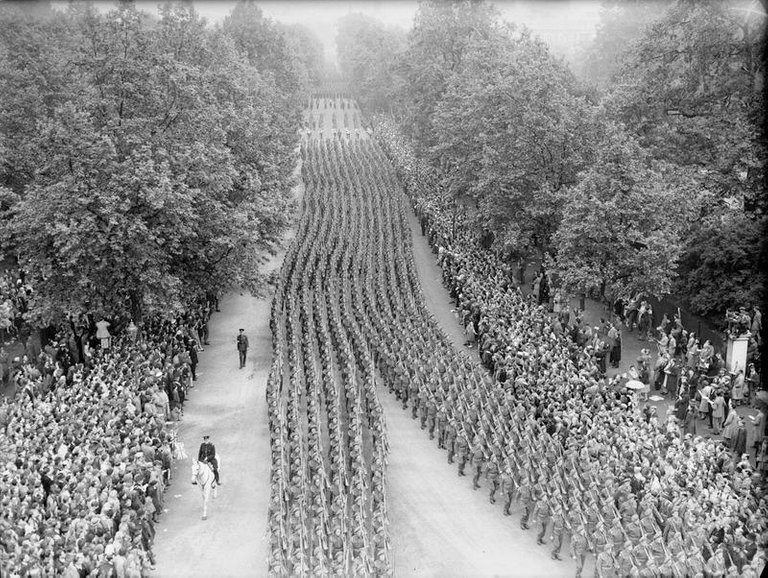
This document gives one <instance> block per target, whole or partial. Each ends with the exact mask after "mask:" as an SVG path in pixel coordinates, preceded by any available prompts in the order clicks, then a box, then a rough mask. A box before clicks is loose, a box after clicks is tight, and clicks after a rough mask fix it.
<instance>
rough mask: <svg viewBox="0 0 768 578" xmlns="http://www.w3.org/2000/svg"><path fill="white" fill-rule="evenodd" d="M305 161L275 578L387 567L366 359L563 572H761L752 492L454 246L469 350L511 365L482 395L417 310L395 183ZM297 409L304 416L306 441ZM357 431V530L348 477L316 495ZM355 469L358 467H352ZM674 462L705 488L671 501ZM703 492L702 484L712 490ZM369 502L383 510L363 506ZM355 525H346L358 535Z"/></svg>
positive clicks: (353, 161) (279, 449)
mask: <svg viewBox="0 0 768 578" xmlns="http://www.w3.org/2000/svg"><path fill="white" fill-rule="evenodd" d="M304 159H305V164H304V177H305V182H306V183H307V195H306V197H305V200H304V203H305V210H304V217H305V218H304V219H303V221H302V225H301V227H300V230H299V231H298V234H297V239H299V240H300V241H301V242H300V243H297V244H295V245H294V246H292V247H291V249H290V250H289V253H288V255H287V256H286V265H285V266H284V267H283V270H282V272H281V277H280V283H279V286H278V291H277V294H276V299H275V302H274V303H273V320H272V321H273V331H275V335H276V338H275V351H276V355H275V360H276V361H275V365H274V367H273V372H272V374H271V379H270V384H271V385H270V389H269V396H270V418H271V423H272V425H273V461H274V464H273V465H274V467H273V490H274V494H273V503H272V507H271V510H270V511H271V529H272V538H273V549H272V552H273V555H272V557H271V560H270V568H272V569H273V571H277V572H278V573H279V572H280V571H282V572H288V573H302V572H306V571H310V572H313V573H318V572H322V571H323V570H325V571H330V572H338V571H341V570H346V571H351V570H355V571H357V572H358V573H377V574H381V573H386V572H388V570H389V568H390V562H389V558H388V553H387V546H386V544H387V538H386V506H385V502H384V499H383V495H384V492H383V484H384V481H383V479H384V465H385V460H384V454H385V452H386V441H385V435H384V431H383V420H382V416H381V408H380V406H379V405H378V402H377V400H376V395H375V391H374V383H373V372H372V369H371V361H372V360H373V361H374V362H375V363H376V366H377V367H378V368H379V369H380V371H381V375H382V377H383V380H384V382H385V383H386V384H387V385H388V387H389V388H390V389H391V390H393V391H396V392H397V395H398V396H399V397H400V399H401V400H402V401H403V404H404V407H408V404H409V403H410V406H411V411H412V413H413V415H414V416H415V417H417V418H420V420H421V423H422V425H423V427H424V428H425V429H428V430H429V432H430V435H431V436H435V435H436V436H437V438H438V445H439V446H442V447H445V448H447V449H448V451H449V455H448V460H449V461H454V460H458V462H459V473H460V474H462V473H464V471H465V468H466V464H467V463H471V467H472V473H473V481H474V485H475V486H476V487H477V486H478V484H479V482H480V477H481V475H482V474H483V473H485V476H486V478H487V480H488V482H489V486H490V492H491V494H490V499H491V500H492V501H494V500H495V499H496V495H497V493H499V494H500V495H501V496H502V497H503V501H504V506H505V513H510V508H511V504H512V498H513V497H517V499H518V500H520V501H521V502H522V503H523V506H524V518H523V521H522V525H523V526H528V525H529V524H530V523H534V522H538V523H539V525H540V535H539V541H540V542H542V541H543V539H544V537H545V534H546V529H547V528H548V527H551V528H552V531H551V535H552V538H553V551H552V555H553V557H559V556H560V553H561V547H562V543H563V540H564V539H567V540H568V541H569V542H570V543H571V546H572V548H571V549H572V553H573V555H574V557H575V558H576V560H577V564H578V565H579V569H581V566H583V562H584V559H585V557H586V555H587V552H591V553H593V554H594V555H595V557H596V567H597V569H598V571H599V572H600V573H601V574H606V573H609V572H612V571H616V570H612V569H620V570H618V571H620V572H626V573H627V574H633V573H634V574H638V575H643V574H647V575H664V574H669V575H687V574H692V575H695V574H696V573H698V572H700V571H702V570H704V569H705V568H704V566H705V564H706V566H707V567H706V570H707V571H709V572H711V573H716V572H717V570H718V565H722V566H723V567H724V568H725V567H726V566H727V567H729V568H731V569H734V571H735V570H738V571H740V572H743V573H744V574H749V572H754V571H756V570H757V569H759V567H760V564H761V555H760V553H755V552H754V551H750V548H749V544H748V538H749V533H750V532H752V533H754V532H758V531H759V530H760V522H759V521H757V520H755V519H754V517H755V516H754V515H752V514H751V512H754V513H756V512H757V510H758V507H759V505H760V504H759V503H758V502H757V501H755V500H754V496H752V495H751V494H750V488H749V487H748V486H749V485H748V484H746V483H740V485H739V486H738V487H736V484H734V481H733V480H732V479H726V478H725V477H723V476H720V477H717V476H714V475H712V471H711V468H709V469H707V463H706V460H705V459H695V458H694V459H691V458H690V454H689V453H688V454H687V453H686V450H688V449H690V447H691V445H692V444H694V443H695V442H691V441H690V440H684V442H680V441H678V443H677V444H675V443H674V439H675V437H674V436H671V437H670V436H669V435H662V434H661V432H659V431H658V428H654V427H653V424H646V423H642V422H641V421H639V420H638V419H637V418H636V416H635V415H634V414H632V413H631V412H629V411H628V409H631V407H627V406H631V400H628V399H624V398H619V397H618V396H614V397H612V396H611V395H610V394H608V393H607V392H605V391H603V390H601V389H600V386H599V384H598V383H597V381H596V380H595V379H594V377H595V373H596V366H595V363H594V359H593V358H592V357H591V356H590V355H588V354H585V353H584V352H580V351H577V350H575V349H574V346H573V344H572V343H568V342H567V340H563V339H559V338H557V337H556V336H554V334H553V333H552V328H551V326H550V325H549V324H548V317H547V316H546V315H545V314H544V312H542V311H539V310H536V309H535V308H534V307H532V306H530V305H529V304H527V303H525V302H524V301H523V299H522V298H521V297H520V295H519V294H518V293H516V292H515V291H514V290H512V288H511V287H509V286H504V283H503V281H502V280H503V279H505V278H506V277H505V274H504V268H503V266H502V265H501V264H500V263H494V262H489V261H488V260H487V259H486V260H484V259H483V258H482V257H483V256H482V255H477V254H474V253H473V254H470V253H467V254H464V255H462V254H461V253H460V252H459V251H457V250H456V249H455V248H452V249H454V250H453V251H450V252H443V254H442V255H441V260H442V262H443V265H444V266H445V269H444V271H445V275H446V280H447V281H448V282H449V284H452V285H453V288H454V293H455V295H456V297H457V299H458V300H459V301H460V302H461V303H462V305H463V306H468V305H469V306H471V308H472V309H473V310H476V312H479V313H480V317H481V318H482V319H481V321H480V326H481V335H482V336H483V342H482V347H481V351H482V352H483V353H484V354H488V353H489V351H491V350H495V351H494V352H493V355H492V359H493V360H494V362H495V365H496V366H497V368H496V369H497V371H495V373H496V374H498V366H503V365H504V364H508V367H507V371H508V372H509V373H510V375H511V378H510V379H507V380H506V381H503V382H502V381H497V380H492V379H490V377H489V376H488V374H487V373H486V372H484V371H483V370H482V369H481V368H479V367H478V366H477V365H475V364H473V363H472V362H471V361H470V360H468V359H466V358H461V357H459V356H457V355H456V353H455V352H454V350H453V349H452V347H451V346H450V344H449V343H448V341H447V339H446V338H445V336H444V335H443V334H442V333H441V332H440V331H439V328H438V327H437V324H436V323H435V322H434V320H433V319H431V317H430V315H429V314H428V313H427V310H426V308H425V307H424V303H423V298H422V296H421V293H420V290H419V285H418V281H417V276H416V272H415V267H414V265H413V261H412V254H411V252H410V250H409V246H408V243H409V242H410V237H409V234H410V233H409V231H408V228H407V225H406V222H405V217H404V209H403V204H402V203H401V202H400V201H399V200H398V196H397V191H398V185H397V180H396V177H395V175H394V172H393V171H392V169H391V167H390V166H389V165H388V164H387V162H386V159H385V158H384V157H383V156H382V153H381V151H380V150H379V149H378V148H376V147H374V146H372V145H371V144H370V143H358V142H345V141H339V140H331V141H328V140H322V139H320V140H318V139H315V140H313V141H312V142H311V145H309V144H307V145H305V149H304ZM362 223H364V227H365V228H363V225H362ZM440 223H442V225H443V229H444V228H445V219H444V218H442V217H441V216H440V215H439V214H436V215H434V216H433V226H432V227H431V229H432V231H431V237H432V239H433V240H435V239H437V234H435V233H434V230H435V229H438V228H439V226H440ZM314 231H320V233H318V234H314V233H313V232H314ZM441 234H444V230H443V232H442V233H441ZM372 239H373V240H375V242H371V240H372ZM470 259H472V260H473V261H472V262H471V263H470ZM488 259H490V257H488ZM307 264H309V266H308V265H307ZM315 265H321V266H322V267H324V269H323V271H324V272H325V273H328V276H323V277H322V278H321V276H320V275H314V274H313V273H311V271H313V270H314V269H313V267H315ZM310 287H311V288H312V289H311V290H309V289H308V288H310ZM302 288H303V289H302ZM297 294H298V295H297ZM320 295H324V296H325V297H324V299H321V298H320ZM468 299H469V300H470V301H471V300H476V302H475V303H469V302H468ZM297 302H300V303H302V305H301V306H299V305H298V304H297ZM309 303H311V304H312V305H311V306H309V305H307V304H309ZM307 319H314V323H310V322H308V321H306V320H307ZM286 320H287V322H286ZM302 320H304V321H302ZM325 327H329V328H330V329H324V328H325ZM284 343H288V344H290V347H287V350H288V353H287V355H288V360H289V366H290V379H289V387H286V388H285V389H286V390H287V392H288V393H287V404H286V405H287V411H286V410H283V408H282V402H281V400H282V399H283V398H284V397H286V395H285V394H284V393H283V392H282V383H283V376H282V359H283V357H284V355H285V349H286V346H285V345H283V344H284ZM329 344H330V345H329ZM502 345H506V347H502ZM331 346H333V348H332V349H331ZM500 353H502V355H500ZM299 358H301V359H302V362H299V361H297V360H298V359H299ZM318 359H319V360H320V363H321V364H322V374H323V388H322V389H321V390H320V391H319V392H318V388H317V387H316V385H315V377H314V376H315V374H316V373H317V371H316V364H317V362H318ZM308 361H309V362H308ZM337 368H342V372H338V370H337ZM339 381H341V383H339ZM342 388H343V393H342ZM304 390H306V391H307V394H306V396H304V397H302V393H303V391H304ZM336 392H338V393H339V394H341V395H343V396H344V399H345V400H346V401H345V408H344V409H345V410H346V415H351V416H352V417H351V418H350V420H349V423H350V425H351V431H352V435H347V436H344V435H341V433H339V434H338V435H336V434H334V433H333V432H334V431H336V429H337V428H338V427H339V421H340V415H339V413H338V411H337V410H334V408H338V407H339V405H340V402H339V401H338V397H339V395H337V393H336ZM362 392H364V393H362ZM281 393H283V395H281ZM318 393H319V396H318ZM321 398H324V399H325V400H326V404H327V408H328V409H327V414H328V416H329V417H328V418H327V423H328V426H329V439H330V440H331V443H330V445H331V450H330V452H329V454H330V457H329V458H328V459H329V460H330V461H331V463H330V465H329V466H328V467H326V465H327V464H326V461H327V460H325V456H324V454H323V449H322V445H321V439H322V436H319V435H318V433H317V432H318V424H319V423H320V421H321V417H320V415H319V414H318V410H317V407H318V406H319V405H320V404H319V403H318V401H319V400H320V399H321ZM315 399H317V400H316V401H313V400H315ZM350 399H354V400H358V401H359V403H357V402H352V403H350V402H349V400H350ZM363 400H364V401H363ZM595 402H599V403H595ZM547 404H549V405H550V406H551V407H547ZM301 407H305V408H307V409H306V413H307V415H308V418H307V422H308V424H309V425H308V428H309V436H308V440H307V441H306V443H305V441H304V435H303V430H302V427H301V426H302V422H303V419H302V416H301V414H300V408H301ZM542 408H543V409H542ZM355 416H357V417H355ZM534 416H535V417H534ZM366 426H368V427H367V430H366ZM366 431H369V432H371V434H372V435H371V437H372V438H374V439H375V440H378V443H374V452H373V458H372V460H371V462H370V463H371V467H370V470H369V469H367V468H366V467H358V468H356V469H354V468H352V471H353V472H361V471H365V475H363V476H361V477H362V480H363V484H364V482H365V481H366V480H367V479H369V478H370V479H374V476H377V477H376V480H378V482H379V483H378V484H375V483H374V486H375V488H378V489H374V491H373V492H368V491H366V489H365V488H364V490H363V491H362V492H360V494H361V495H362V496H363V500H366V498H368V496H371V499H370V502H371V503H374V504H377V505H378V507H379V509H378V512H380V514H379V515H378V516H372V518H373V520H372V521H373V522H376V521H377V520H378V522H379V523H378V524H372V525H371V526H370V528H371V530H369V526H367V525H366V524H365V523H356V524H353V527H352V528H347V527H345V525H344V521H343V520H344V518H345V516H344V515H343V514H344V513H346V512H347V511H348V510H347V508H348V506H347V502H348V500H347V498H348V496H350V495H354V494H353V493H352V492H353V491H354V490H353V488H354V483H352V484H351V487H350V482H349V481H348V479H352V480H354V479H355V478H354V476H352V477H351V478H347V477H346V476H344V475H342V476H341V478H342V480H343V483H339V484H336V485H335V486H333V487H335V488H336V489H337V494H336V498H335V502H334V500H333V499H332V498H330V497H329V496H328V495H327V494H329V493H330V492H327V491H326V490H327V488H328V487H329V482H328V480H329V479H332V478H333V477H334V476H335V475H337V472H338V471H339V470H340V469H341V470H344V468H343V467H341V466H343V465H344V463H345V462H344V460H343V459H335V461H334V458H333V456H334V455H337V454H338V455H340V456H343V455H344V453H345V452H348V453H349V455H352V454H353V451H352V450H354V447H355V440H359V439H360V438H361V437H363V436H364V435H365V432H366ZM313 432H315V433H313ZM374 433H375V434H376V435H373V434H374ZM286 437H287V438H288V441H286ZM334 440H335V441H334ZM334 443H335V445H334ZM305 445H306V446H307V448H308V450H307V452H308V453H309V454H310V459H309V460H306V458H305V450H304V446H305ZM359 445H360V447H361V448H362V447H364V443H363V444H359ZM376 448H379V449H378V450H377V449H376ZM698 449H701V450H702V451H701V453H700V457H704V458H706V457H707V456H708V455H709V454H708V452H709V448H708V447H703V446H700V447H699V448H698ZM361 453H362V456H361V458H360V460H361V462H365V456H366V451H362V452H361ZM681 456H688V457H686V458H685V459H683V457H681ZM305 461H308V462H309V465H307V464H305ZM681 461H685V463H686V467H688V468H689V476H690V477H693V474H696V475H699V476H703V477H704V480H703V482H704V483H702V481H701V480H700V481H699V482H698V484H695V483H694V484H692V485H690V486H689V487H680V486H681V485H684V481H681V482H680V483H679V484H677V487H676V486H675V484H676V483H677V482H678V481H680V480H676V478H675V476H674V475H668V474H665V472H664V471H663V466H664V465H669V464H670V463H673V464H675V463H677V462H681ZM312 463H314V464H316V465H315V467H314V470H315V471H316V472H317V473H313V468H312V465H311V464H312ZM318 464H319V467H318ZM374 466H375V467H374ZM637 469H640V470H641V471H640V472H637V471H636V470H637ZM326 470H327V471H328V472H329V473H328V475H327V476H326V475H325V472H326ZM377 472H380V473H377ZM598 472H599V474H598ZM344 473H346V472H344ZM633 473H637V474H639V476H632V475H631V474H633ZM655 473H659V474H660V477H661V478H662V480H661V482H663V484H662V483H661V482H659V485H660V486H661V488H660V489H653V491H645V492H644V491H641V490H638V487H637V480H638V479H642V475H643V474H655ZM708 477H711V478H713V479H712V480H711V481H712V483H711V484H709V483H707V482H708V481H709V480H708ZM649 478H650V476H649ZM307 479H309V482H312V481H313V480H314V483H309V482H308V481H307ZM292 480H293V481H292ZM743 481H744V480H741V482H743ZM302 484H303V485H302ZM291 488H293V489H292V490H291ZM377 492H379V493H380V497H378V498H374V497H373V494H376V493H377ZM324 496H325V498H324ZM702 496H706V499H707V500H708V501H707V502H706V504H704V505H702V503H698V502H699V501H700V498H701V497H702ZM307 500H313V502H312V503H315V504H316V508H315V510H313V512H317V513H316V514H313V513H310V514H304V513H303V512H304V509H303V507H302V506H303V505H305V504H306V502H307ZM734 502H735V503H734ZM334 503H335V504H336V510H335V511H334V509H333V507H332V506H333V504H334ZM763 505H764V503H763ZM363 510H364V508H360V509H358V512H359V516H358V517H357V518H355V517H352V518H350V519H356V520H363V519H365V513H366V512H364V511H363ZM566 512H567V515H566ZM728 514H731V516H730V517H729V516H728ZM718 518H720V519H721V521H722V522H723V523H722V524H721V525H720V527H719V528H716V529H717V530H719V531H720V533H721V534H722V536H720V538H719V541H715V542H713V540H712V534H713V531H712V530H713V528H712V527H711V522H712V520H718ZM329 520H331V521H330V522H329ZM332 520H338V522H336V523H335V525H334V523H333V522H332ZM738 521H742V522H745V523H744V524H743V526H744V528H746V529H747V531H746V532H742V534H741V535H740V534H739V532H738V531H736V530H735V529H734V528H735V527H736V526H738ZM308 526H311V527H312V529H311V531H308V530H306V528H308ZM336 528H338V532H336ZM334 536H335V538H334ZM315 538H316V539H315ZM355 541H357V543H358V547H357V548H355V547H354V544H355ZM372 543H373V544H374V546H373V547H372V548H371V547H369V546H370V545H371V544H372ZM350 544H351V545H350ZM710 548H712V549H713V551H709V549H710ZM339 553H341V556H339ZM307 568H308V569H309V570H307Z"/></svg>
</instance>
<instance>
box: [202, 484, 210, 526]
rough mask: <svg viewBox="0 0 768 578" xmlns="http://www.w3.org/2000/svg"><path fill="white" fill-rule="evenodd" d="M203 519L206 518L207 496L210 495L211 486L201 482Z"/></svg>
mask: <svg viewBox="0 0 768 578" xmlns="http://www.w3.org/2000/svg"><path fill="white" fill-rule="evenodd" d="M202 489H203V520H207V519H208V496H209V495H210V492H211V488H210V486H206V485H205V484H203V488H202Z"/></svg>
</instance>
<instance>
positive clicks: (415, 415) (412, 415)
mask: <svg viewBox="0 0 768 578" xmlns="http://www.w3.org/2000/svg"><path fill="white" fill-rule="evenodd" d="M412 410H413V411H411V418H412V419H416V418H417V417H419V416H418V415H417V414H418V411H419V406H418V405H416V404H415V403H414V404H413V407H412Z"/></svg>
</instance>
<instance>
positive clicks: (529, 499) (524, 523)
mask: <svg viewBox="0 0 768 578" xmlns="http://www.w3.org/2000/svg"><path fill="white" fill-rule="evenodd" d="M531 485H532V484H531V483H530V480H526V479H525V478H523V483H522V484H521V485H520V488H519V489H518V491H517V497H518V499H519V500H520V502H521V503H522V504H523V509H524V513H523V518H522V519H521V520H520V527H521V528H522V529H523V530H527V529H528V528H530V526H529V525H528V519H529V518H530V516H531V514H532V513H533V496H532V494H531Z"/></svg>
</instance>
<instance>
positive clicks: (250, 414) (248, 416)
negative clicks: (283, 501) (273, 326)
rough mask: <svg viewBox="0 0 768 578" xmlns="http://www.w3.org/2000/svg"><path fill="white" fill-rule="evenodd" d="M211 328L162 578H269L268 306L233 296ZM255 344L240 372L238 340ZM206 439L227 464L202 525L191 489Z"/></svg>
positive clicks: (188, 415) (159, 553)
mask: <svg viewBox="0 0 768 578" xmlns="http://www.w3.org/2000/svg"><path fill="white" fill-rule="evenodd" d="M220 308H221V312H220V313H216V314H214V315H213V317H212V319H211V321H210V323H209V328H210V332H211V333H210V345H208V346H206V347H205V351H204V352H202V353H200V366H199V369H200V371H201V372H202V375H201V376H200V377H199V378H198V380H197V382H196V384H195V388H194V389H192V390H191V391H190V397H189V400H188V401H187V403H186V404H185V410H184V418H183V420H182V422H181V426H180V428H179V440H180V441H181V442H182V443H183V444H184V447H185V449H186V452H187V454H188V458H187V459H185V460H179V461H177V462H176V463H175V464H174V467H173V482H172V485H171V487H170V488H168V490H167V492H166V495H165V508H166V509H167V512H165V513H164V514H163V516H162V517H161V519H160V523H159V524H158V526H157V538H156V544H155V548H154V551H155V558H156V562H157V564H156V571H155V572H154V573H153V575H155V576H159V577H167V576H184V577H197V576H199V577H201V578H202V577H210V576H220V577H225V576H227V577H240V576H261V575H265V574H266V557H267V538H266V531H267V504H268V503H269V452H270V449H269V428H268V426H267V422H266V408H265V399H264V383H265V381H266V379H267V373H268V371H269V364H270V361H271V359H270V358H271V352H270V341H271V334H270V331H269V300H268V299H257V298H254V297H251V296H249V295H248V294H245V295H240V294H237V293H235V294H230V295H228V296H227V297H226V298H224V299H222V300H221V305H220ZM240 327H242V328H244V329H245V332H246V334H247V335H248V337H249V341H250V348H249V350H248V360H247V366H246V367H245V368H244V369H242V370H241V369H238V354H237V351H236V350H235V335H236V334H237V331H238V329H239V328H240ZM204 433H208V434H210V436H211V441H212V442H213V443H214V445H215V446H216V450H217V452H218V453H219V454H220V455H221V458H222V468H221V480H222V484H223V485H222V487H221V488H220V489H219V495H218V498H217V499H215V500H211V504H210V505H209V508H208V519H207V520H205V521H203V520H201V512H202V498H201V493H200V489H199V488H198V487H197V486H193V485H192V484H191V483H190V468H191V463H192V462H191V460H192V459H193V458H196V457H197V450H198V447H199V445H200V441H201V438H202V436H203V434H204Z"/></svg>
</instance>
